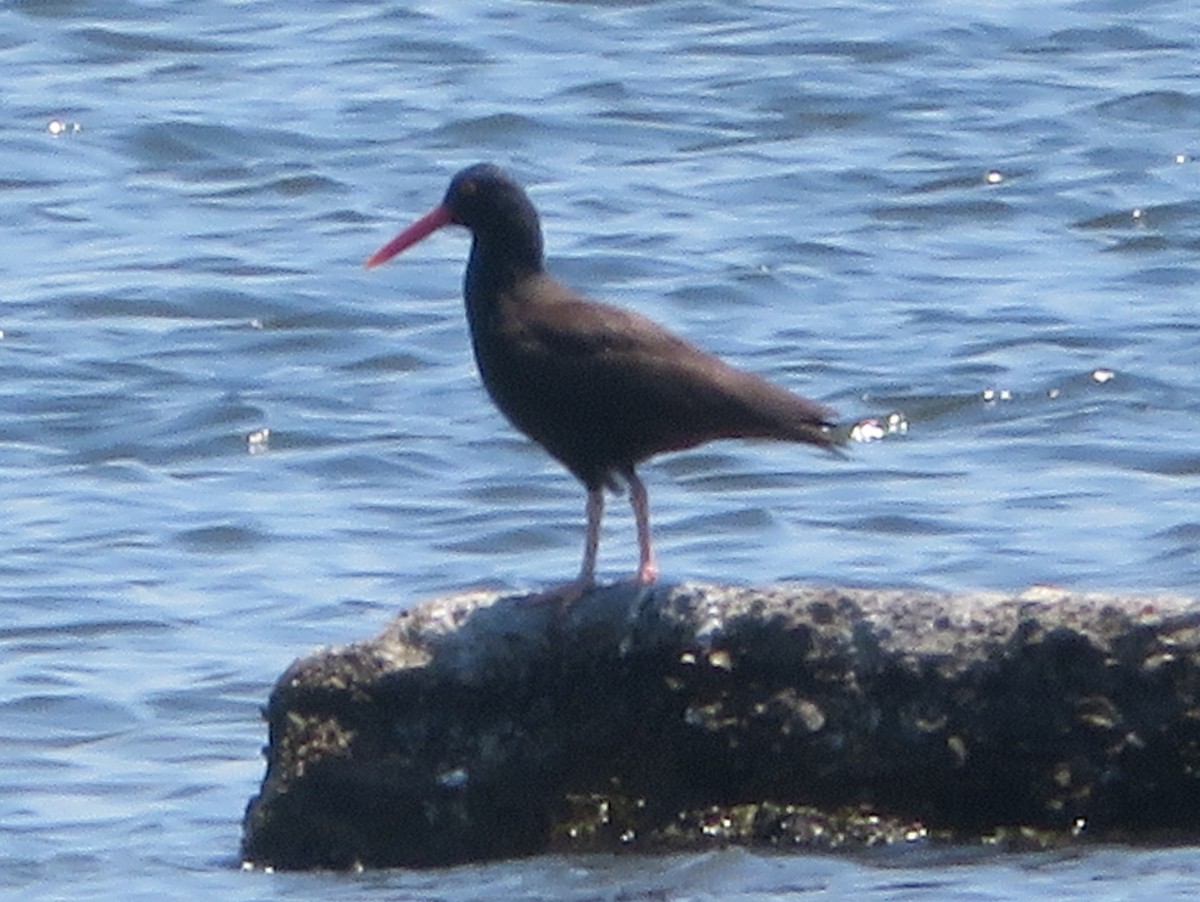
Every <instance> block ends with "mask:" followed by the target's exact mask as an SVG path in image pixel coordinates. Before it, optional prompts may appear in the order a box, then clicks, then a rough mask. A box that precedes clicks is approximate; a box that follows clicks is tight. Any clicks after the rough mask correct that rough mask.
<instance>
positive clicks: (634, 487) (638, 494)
mask: <svg viewBox="0 0 1200 902" xmlns="http://www.w3.org/2000/svg"><path fill="white" fill-rule="evenodd" d="M622 475H623V476H624V477H625V480H626V482H628V483H629V503H630V504H631V505H633V519H634V521H635V522H636V523H637V537H638V557H639V561H638V571H637V575H636V576H634V580H635V581H636V582H637V583H638V585H642V586H648V585H650V583H652V582H654V581H655V580H656V579H658V561H656V560H655V559H654V545H653V543H652V542H651V539H650V501H649V499H648V497H647V495H646V487H645V486H644V485H643V484H642V480H641V479H639V478H638V475H637V473H635V472H634V471H633V467H630V468H629V469H628V470H625V471H624V472H623V474H622Z"/></svg>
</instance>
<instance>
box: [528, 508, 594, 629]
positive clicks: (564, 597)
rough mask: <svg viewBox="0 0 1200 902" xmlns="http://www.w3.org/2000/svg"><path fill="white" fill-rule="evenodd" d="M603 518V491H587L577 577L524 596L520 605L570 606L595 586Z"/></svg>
mask: <svg viewBox="0 0 1200 902" xmlns="http://www.w3.org/2000/svg"><path fill="white" fill-rule="evenodd" d="M603 518H604V489H603V488H594V489H588V496H587V538H586V539H584V544H583V566H582V567H580V568H579V576H577V577H575V579H574V580H572V581H571V582H569V583H566V584H565V585H562V586H558V587H556V588H554V589H547V590H546V591H545V592H539V593H537V594H536V595H529V596H526V597H525V598H523V599H521V603H522V604H530V605H539V604H546V603H547V602H552V601H553V602H558V603H560V604H562V605H570V604H573V603H574V602H576V601H578V600H579V599H580V597H582V596H583V595H584V593H586V592H587V591H588V590H589V589H591V588H592V587H593V586H594V585H595V584H596V553H597V551H598V550H599V548H600V521H601V520H602V519H603Z"/></svg>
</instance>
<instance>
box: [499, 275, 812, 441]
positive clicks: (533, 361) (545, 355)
mask: <svg viewBox="0 0 1200 902" xmlns="http://www.w3.org/2000/svg"><path fill="white" fill-rule="evenodd" d="M555 287H556V288H557V289H558V290H557V291H551V290H548V289H546V288H543V289H542V290H541V291H540V292H539V298H540V302H539V303H537V304H536V305H531V306H530V307H528V308H526V309H525V310H523V312H522V316H521V330H522V333H523V334H522V336H521V338H520V340H519V341H517V342H516V343H515V344H514V347H515V349H516V350H517V353H520V354H521V355H522V357H523V358H525V360H526V362H527V365H528V366H529V371H530V373H531V374H532V373H537V380H538V381H544V382H545V383H546V384H547V385H548V386H549V388H550V389H551V390H553V391H554V392H555V393H557V394H559V395H560V396H561V397H563V398H564V399H566V398H571V397H574V398H577V399H578V400H577V401H574V402H572V401H567V400H564V401H563V403H571V404H578V405H579V407H580V409H583V410H587V411H591V412H593V413H594V414H595V415H607V416H611V417H612V418H613V419H614V420H616V419H618V418H619V416H620V413H621V411H620V409H619V408H620V406H621V405H626V406H628V407H629V408H633V407H636V409H637V411H638V415H639V416H640V417H644V418H654V420H655V422H657V423H660V424H661V423H664V422H667V421H670V422H677V423H679V424H680V430H681V434H680V435H677V436H673V435H670V434H668V433H669V430H667V429H665V427H662V426H660V427H659V428H661V429H663V432H664V438H663V439H662V441H661V443H660V444H662V448H661V449H654V450H666V449H667V448H668V447H671V446H678V447H686V446H688V445H692V444H697V443H698V442H699V441H705V440H708V439H710V438H721V437H737V436H746V437H749V436H758V437H769V438H771V437H773V438H784V439H786V438H790V439H793V440H799V441H810V442H815V443H817V444H829V439H828V437H827V435H826V434H825V433H824V427H825V426H827V425H829V424H830V423H831V421H832V416H833V414H832V412H831V411H829V410H828V409H826V408H824V407H822V406H821V405H819V404H816V403H814V402H812V401H809V400H808V399H806V398H802V397H801V396H799V395H796V394H794V393H792V392H790V391H787V390H786V389H783V388H780V387H779V386H776V385H773V384H771V383H769V382H767V381H766V380H764V379H762V378H760V377H758V376H756V375H753V374H751V373H746V372H743V371H741V370H738V369H735V368H734V367H731V366H729V365H728V364H726V363H725V362H724V361H722V360H720V359H719V358H717V357H714V356H713V355H711V354H708V353H706V352H704V351H702V350H700V349H699V348H697V347H696V346H695V345H693V344H691V343H689V342H687V341H685V340H684V339H682V338H680V337H679V336H677V335H675V334H673V333H671V332H670V331H668V330H667V329H665V328H663V327H662V326H660V325H658V324H657V323H655V322H654V321H652V320H649V319H647V318H646V317H643V316H641V315H639V314H637V313H633V312H632V311H629V310H624V309H622V308H620V307H613V306H610V305H607V304H600V303H596V302H593V301H587V300H584V299H583V298H580V297H579V296H577V295H575V294H573V293H572V292H570V290H569V289H566V288H565V287H562V286H558V285H557V283H555Z"/></svg>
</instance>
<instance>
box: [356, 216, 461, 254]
mask: <svg viewBox="0 0 1200 902" xmlns="http://www.w3.org/2000/svg"><path fill="white" fill-rule="evenodd" d="M450 215H451V214H450V208H449V207H447V206H446V205H445V204H438V205H437V206H436V207H434V208H433V209H432V210H430V211H429V212H428V213H426V214H425V215H424V216H422V217H421V218H420V219H418V220H417V221H416V222H414V223H413V224H412V225H410V226H409V227H408V228H407V229H405V230H404V231H403V232H401V233H400V234H399V235H397V236H396V237H395V238H393V239H392V240H391V241H389V242H388V243H387V244H385V245H384V246H383V247H381V248H380V249H379V250H377V251H376V252H375V253H373V254H371V256H370V257H368V258H367V263H366V266H367V269H370V268H371V267H372V266H378V265H379V264H380V263H386V262H387V261H388V260H391V259H392V257H394V256H396V254H398V253H400V252H401V251H402V250H404V249H405V248H407V247H412V246H413V245H414V244H416V243H417V242H418V241H420V240H421V239H422V238H424V237H425V236H426V235H428V234H429V233H430V232H436V231H437V230H438V229H440V228H441V227H442V226H444V225H447V224H448V223H449V222H450Z"/></svg>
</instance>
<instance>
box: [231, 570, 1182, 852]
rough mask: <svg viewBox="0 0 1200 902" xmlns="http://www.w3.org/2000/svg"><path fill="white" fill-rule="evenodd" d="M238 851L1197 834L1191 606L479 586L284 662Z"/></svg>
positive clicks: (1171, 601)
mask: <svg viewBox="0 0 1200 902" xmlns="http://www.w3.org/2000/svg"><path fill="white" fill-rule="evenodd" d="M265 714H266V719H267V722H268V725H269V743H268V747H267V750H266V757H267V773H266V776H265V778H264V781H263V785H262V788H261V791H260V793H259V795H257V796H256V797H255V798H253V799H251V801H250V804H249V806H248V808H247V811H246V817H245V822H244V831H243V839H242V857H243V860H245V861H246V862H248V863H249V864H251V865H254V866H264V867H268V866H269V867H276V868H288V869H297V868H350V867H359V866H361V867H385V866H399V865H402V866H434V865H444V864H451V863H458V862H466V861H478V860H486V859H492V858H498V857H506V856H516V855H527V854H534V853H538V852H543V851H551V850H553V851H569V850H581V851H582V850H586V851H598V850H604V851H611V850H615V849H633V850H637V851H657V850H679V849H695V848H709V847H712V846H713V845H726V844H747V845H765V846H771V847H787V848H819V849H833V848H861V847H864V846H873V845H879V844H886V843H896V842H917V841H931V840H951V841H957V842H980V841H1003V842H1009V841H1016V842H1019V843H1026V844H1027V843H1033V844H1045V843H1057V842H1063V841H1072V840H1073V839H1092V840H1094V839H1099V838H1103V839H1112V838H1118V839H1133V840H1137V839H1139V838H1144V837H1151V836H1157V835H1163V834H1164V832H1169V833H1170V834H1171V835H1173V836H1179V835H1182V836H1188V835H1193V834H1194V832H1196V831H1197V828H1198V827H1200V602H1197V601H1195V600H1193V599H1187V598H1172V597H1161V596H1156V597H1133V596H1114V595H1098V594H1080V593H1070V592H1065V591H1059V590H1055V589H1034V590H1030V591H1028V592H1025V593H1022V594H1020V595H1004V594H992V593H979V594H967V595H958V596H950V595H940V594H934V593H927V592H920V591H908V590H876V589H848V588H825V587H812V586H781V587H774V588H769V589H754V588H738V587H726V586H714V585H682V586H672V587H668V586H663V587H656V588H654V589H653V590H636V589H633V588H632V587H609V588H603V589H599V590H597V591H595V592H593V593H591V594H590V595H588V596H586V597H585V598H583V599H581V600H580V601H579V602H578V603H577V604H576V605H575V606H574V607H572V608H571V609H570V610H569V611H567V612H565V613H564V612H561V611H559V610H557V609H556V608H555V607H553V606H550V605H538V606H531V605H524V604H521V603H520V601H519V599H515V598H512V597H508V598H502V597H498V596H496V595H494V594H487V593H473V594H465V595H459V596H453V597H449V598H445V599H439V600H436V601H432V602H428V603H426V604H423V605H420V606H418V607H415V608H413V609H411V610H408V611H405V612H404V613H402V614H401V615H399V616H398V617H397V618H396V619H395V620H393V621H392V622H391V623H390V624H388V626H387V627H386V628H385V629H384V630H383V632H382V633H381V634H380V635H378V636H376V637H375V638H373V639H370V640H367V641H364V642H360V643H355V644H353V645H349V646H345V647H342V648H332V649H327V650H324V651H321V652H318V653H316V654H313V655H311V656H309V657H306V658H303V659H301V660H299V661H297V662H295V663H294V664H293V665H292V666H291V667H290V668H289V669H288V670H287V672H286V673H285V674H283V676H281V677H280V679H279V681H278V682H277V683H276V686H275V688H274V690H273V691H272V693H271V698H270V701H269V703H268V706H267V708H266V712H265Z"/></svg>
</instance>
